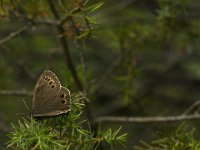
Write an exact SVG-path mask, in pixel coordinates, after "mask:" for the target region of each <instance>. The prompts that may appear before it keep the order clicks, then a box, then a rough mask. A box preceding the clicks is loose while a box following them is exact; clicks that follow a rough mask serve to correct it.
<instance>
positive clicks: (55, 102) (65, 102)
mask: <svg viewBox="0 0 200 150" xmlns="http://www.w3.org/2000/svg"><path fill="white" fill-rule="evenodd" d="M70 104H71V98H70V91H69V90H68V89H67V88H65V87H61V90H60V91H59V93H58V95H57V96H56V97H55V98H54V99H51V101H49V102H48V103H46V104H45V105H44V106H43V108H42V109H41V110H40V113H39V114H37V115H35V116H36V117H50V116H57V115H61V114H65V113H68V112H69V111H70Z"/></svg>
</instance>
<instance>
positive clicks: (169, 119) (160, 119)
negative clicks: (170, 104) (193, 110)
mask: <svg viewBox="0 0 200 150" xmlns="http://www.w3.org/2000/svg"><path fill="white" fill-rule="evenodd" d="M198 119H200V114H194V115H185V116H183V115H180V116H166V117H160V116H159V117H98V118H96V119H95V122H124V123H157V122H177V121H185V120H198Z"/></svg>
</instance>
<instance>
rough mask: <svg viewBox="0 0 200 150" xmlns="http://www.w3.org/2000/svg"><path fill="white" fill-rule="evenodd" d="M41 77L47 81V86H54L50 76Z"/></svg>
mask: <svg viewBox="0 0 200 150" xmlns="http://www.w3.org/2000/svg"><path fill="white" fill-rule="evenodd" d="M43 79H44V80H46V81H48V82H49V86H50V87H51V88H55V84H53V80H51V78H50V77H48V76H44V77H43Z"/></svg>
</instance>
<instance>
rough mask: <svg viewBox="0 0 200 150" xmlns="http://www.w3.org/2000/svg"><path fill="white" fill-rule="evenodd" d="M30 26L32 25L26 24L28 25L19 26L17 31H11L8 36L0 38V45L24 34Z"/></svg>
mask: <svg viewBox="0 0 200 150" xmlns="http://www.w3.org/2000/svg"><path fill="white" fill-rule="evenodd" d="M29 27H30V25H26V26H23V27H21V28H19V29H18V30H17V31H15V32H12V33H10V35H8V36H7V37H5V38H3V39H1V40H0V45H2V44H4V43H6V42H8V41H10V40H12V39H14V38H16V37H17V36H19V35H20V34H22V33H23V32H24V31H25V30H27V29H28V28H29Z"/></svg>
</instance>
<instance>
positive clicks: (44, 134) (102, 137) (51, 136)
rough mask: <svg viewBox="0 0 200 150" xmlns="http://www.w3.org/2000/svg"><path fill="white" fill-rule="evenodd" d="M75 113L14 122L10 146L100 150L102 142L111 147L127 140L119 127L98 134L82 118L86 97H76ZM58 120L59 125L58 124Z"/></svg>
mask: <svg viewBox="0 0 200 150" xmlns="http://www.w3.org/2000/svg"><path fill="white" fill-rule="evenodd" d="M73 99H74V100H72V107H71V112H70V113H69V114H68V116H58V117H56V118H48V119H45V120H43V121H35V120H34V119H33V118H32V117H31V118H30V119H29V120H27V119H22V120H19V121H18V124H17V125H13V124H12V127H13V129H14V131H13V132H11V133H10V134H9V137H10V141H9V142H8V147H13V148H18V149H23V150H27V149H67V150H80V149H81V150H88V149H97V148H98V147H99V146H100V145H101V144H105V143H107V144H109V145H110V147H111V149H113V146H114V145H115V144H117V143H123V142H125V140H126V136H127V134H119V132H120V130H121V128H119V129H117V130H112V129H108V130H107V131H105V132H102V131H100V129H99V131H98V135H97V136H95V137H94V133H93V132H92V131H91V129H90V126H89V125H88V122H87V120H82V113H83V112H82V109H83V106H84V105H83V104H82V103H81V102H79V101H80V99H82V98H80V97H79V98H78V97H77V95H76V96H74V98H73ZM57 123H58V124H57Z"/></svg>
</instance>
